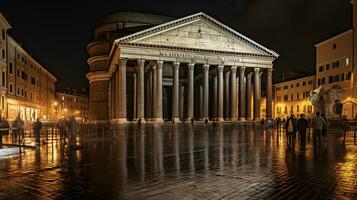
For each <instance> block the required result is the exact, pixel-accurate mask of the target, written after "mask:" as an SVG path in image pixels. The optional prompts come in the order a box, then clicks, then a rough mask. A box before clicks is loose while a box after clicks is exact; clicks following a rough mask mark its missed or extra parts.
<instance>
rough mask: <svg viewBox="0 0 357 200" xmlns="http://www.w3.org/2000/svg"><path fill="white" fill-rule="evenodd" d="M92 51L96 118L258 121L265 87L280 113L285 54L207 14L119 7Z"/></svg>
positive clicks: (104, 24)
mask: <svg viewBox="0 0 357 200" xmlns="http://www.w3.org/2000/svg"><path fill="white" fill-rule="evenodd" d="M87 49H88V53H89V59H88V64H89V66H90V69H89V72H88V74H87V78H88V80H89V85H90V96H89V115H90V119H91V120H93V121H97V122H101V121H103V122H108V121H110V122H112V123H115V124H117V123H126V122H128V121H137V120H140V121H141V122H158V123H160V122H163V121H164V120H167V121H173V122H179V121H191V120H192V119H194V120H195V121H198V120H202V121H205V120H217V121H258V120H260V118H261V115H262V113H261V108H260V106H261V96H262V94H261V93H262V92H261V91H262V86H264V87H265V88H266V92H265V93H266V109H265V110H266V113H265V116H266V117H267V118H271V117H272V70H273V61H274V60H275V59H276V58H277V57H278V54H277V53H275V52H274V51H272V50H270V49H268V48H266V47H264V46H262V45H260V44H258V43H257V42H255V41H253V40H251V39H249V38H248V37H246V36H244V35H242V34H240V33H238V32H237V31H235V30H233V29H231V28H229V27H228V26H226V25H224V24H222V23H221V22H219V21H217V20H216V19H214V18H212V17H210V16H208V15H207V14H205V13H202V12H201V13H197V14H193V15H190V16H187V17H183V18H179V19H174V18H171V17H166V16H159V15H153V14H145V13H137V12H118V13H114V14H112V15H110V16H108V17H106V18H105V19H103V21H102V22H101V23H100V24H99V25H98V27H97V29H96V31H95V40H94V41H93V42H91V43H90V44H89V45H88V47H87ZM262 80H264V82H263V81H262ZM263 84H265V85H263Z"/></svg>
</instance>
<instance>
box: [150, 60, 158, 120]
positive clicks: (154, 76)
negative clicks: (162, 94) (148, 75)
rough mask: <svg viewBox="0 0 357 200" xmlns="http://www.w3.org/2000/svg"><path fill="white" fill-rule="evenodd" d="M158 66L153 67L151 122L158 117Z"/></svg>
mask: <svg viewBox="0 0 357 200" xmlns="http://www.w3.org/2000/svg"><path fill="white" fill-rule="evenodd" d="M156 79H157V73H156V65H153V66H152V93H151V103H152V106H151V116H152V117H151V120H152V121H153V120H154V118H155V116H156V84H157V81H156Z"/></svg>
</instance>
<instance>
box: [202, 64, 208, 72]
mask: <svg viewBox="0 0 357 200" xmlns="http://www.w3.org/2000/svg"><path fill="white" fill-rule="evenodd" d="M209 66H210V65H209V64H204V65H203V66H202V67H203V69H204V70H205V71H208V70H209Z"/></svg>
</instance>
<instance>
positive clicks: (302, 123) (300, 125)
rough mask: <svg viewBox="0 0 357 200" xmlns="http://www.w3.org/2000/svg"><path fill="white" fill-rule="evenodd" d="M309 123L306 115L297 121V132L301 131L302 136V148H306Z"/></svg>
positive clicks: (302, 115)
mask: <svg viewBox="0 0 357 200" xmlns="http://www.w3.org/2000/svg"><path fill="white" fill-rule="evenodd" d="M308 124H309V122H308V121H307V120H306V119H305V115H304V114H301V115H300V118H299V119H298V121H297V130H298V131H299V135H300V143H301V147H303V146H305V144H306V129H307V127H308Z"/></svg>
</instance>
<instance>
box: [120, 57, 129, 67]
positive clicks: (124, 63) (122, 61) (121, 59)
mask: <svg viewBox="0 0 357 200" xmlns="http://www.w3.org/2000/svg"><path fill="white" fill-rule="evenodd" d="M127 61H128V58H120V61H119V62H120V65H126V62H127Z"/></svg>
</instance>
